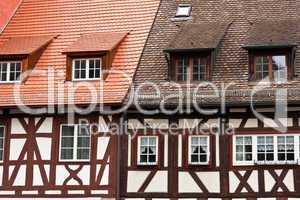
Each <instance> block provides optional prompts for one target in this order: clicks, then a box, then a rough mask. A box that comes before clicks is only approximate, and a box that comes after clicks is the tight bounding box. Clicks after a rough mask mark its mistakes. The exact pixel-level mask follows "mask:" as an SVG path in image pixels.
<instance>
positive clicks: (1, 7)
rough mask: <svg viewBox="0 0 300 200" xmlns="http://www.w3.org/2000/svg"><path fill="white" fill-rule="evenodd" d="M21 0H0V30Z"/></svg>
mask: <svg viewBox="0 0 300 200" xmlns="http://www.w3.org/2000/svg"><path fill="white" fill-rule="evenodd" d="M20 1H21V0H0V32H1V31H2V29H3V28H4V26H5V25H6V24H7V22H8V20H9V19H10V17H11V16H12V15H13V13H14V11H15V9H16V7H17V6H18V4H19V3H20Z"/></svg>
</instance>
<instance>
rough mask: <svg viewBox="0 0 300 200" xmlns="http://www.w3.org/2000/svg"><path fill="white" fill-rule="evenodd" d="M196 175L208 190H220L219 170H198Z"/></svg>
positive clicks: (216, 191)
mask: <svg viewBox="0 0 300 200" xmlns="http://www.w3.org/2000/svg"><path fill="white" fill-rule="evenodd" d="M197 175H198V177H199V179H200V180H201V181H202V183H203V184H204V185H205V187H206V188H207V190H208V191H209V192H213V193H219V192H220V174H219V172H198V173H197Z"/></svg>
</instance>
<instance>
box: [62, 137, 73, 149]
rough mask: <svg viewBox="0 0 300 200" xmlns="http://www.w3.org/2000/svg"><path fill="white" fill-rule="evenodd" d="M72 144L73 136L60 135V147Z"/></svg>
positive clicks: (71, 145)
mask: <svg viewBox="0 0 300 200" xmlns="http://www.w3.org/2000/svg"><path fill="white" fill-rule="evenodd" d="M73 145H74V138H73V137H62V138H61V147H70V148H72V147H73Z"/></svg>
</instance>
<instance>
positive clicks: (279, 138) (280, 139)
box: [277, 136, 285, 143]
mask: <svg viewBox="0 0 300 200" xmlns="http://www.w3.org/2000/svg"><path fill="white" fill-rule="evenodd" d="M277 140H278V143H285V137H284V136H278V138H277Z"/></svg>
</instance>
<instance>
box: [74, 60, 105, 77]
mask: <svg viewBox="0 0 300 200" xmlns="http://www.w3.org/2000/svg"><path fill="white" fill-rule="evenodd" d="M99 78H101V59H100V58H89V59H74V60H73V80H94V79H99Z"/></svg>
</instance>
